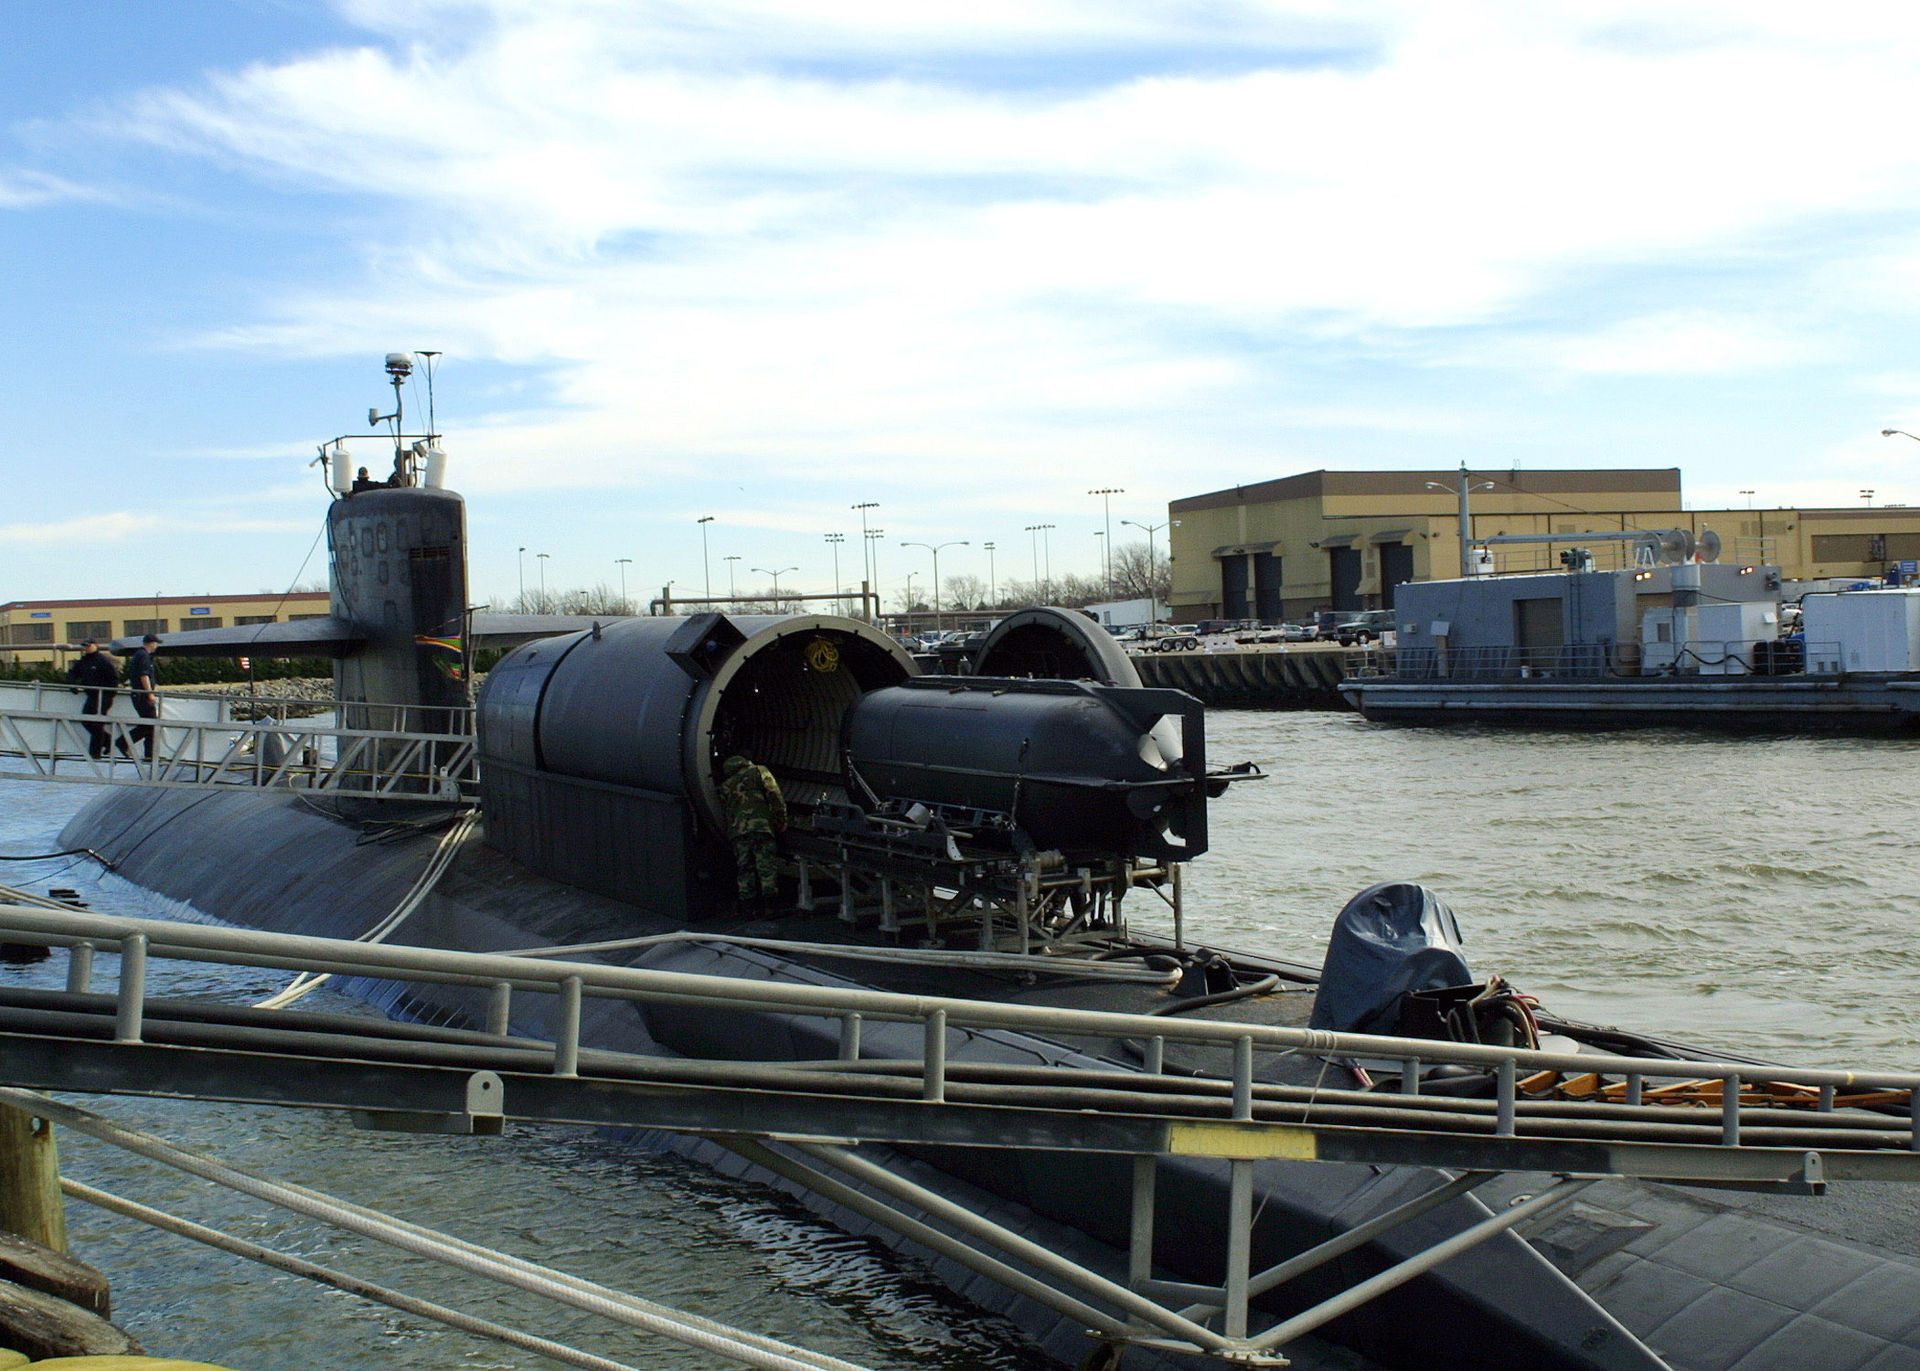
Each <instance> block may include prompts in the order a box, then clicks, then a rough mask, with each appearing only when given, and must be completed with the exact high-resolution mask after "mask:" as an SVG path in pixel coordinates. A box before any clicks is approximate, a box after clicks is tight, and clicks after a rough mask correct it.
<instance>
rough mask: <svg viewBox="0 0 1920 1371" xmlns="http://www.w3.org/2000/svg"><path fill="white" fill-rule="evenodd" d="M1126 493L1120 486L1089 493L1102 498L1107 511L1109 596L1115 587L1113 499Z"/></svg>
mask: <svg viewBox="0 0 1920 1371" xmlns="http://www.w3.org/2000/svg"><path fill="white" fill-rule="evenodd" d="M1126 493H1127V492H1126V491H1124V490H1122V489H1121V488H1120V487H1119V486H1102V487H1100V489H1098V490H1090V491H1088V492H1087V494H1089V495H1098V496H1099V497H1100V504H1101V507H1102V508H1104V509H1105V510H1106V516H1107V531H1106V534H1105V537H1106V540H1107V541H1106V544H1105V547H1106V551H1107V587H1108V592H1107V593H1108V594H1112V587H1113V497H1114V496H1116V495H1125V494H1126Z"/></svg>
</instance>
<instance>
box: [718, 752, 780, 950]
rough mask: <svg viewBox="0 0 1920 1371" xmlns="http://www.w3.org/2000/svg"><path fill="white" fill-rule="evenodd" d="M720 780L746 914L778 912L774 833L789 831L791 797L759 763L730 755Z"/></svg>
mask: <svg viewBox="0 0 1920 1371" xmlns="http://www.w3.org/2000/svg"><path fill="white" fill-rule="evenodd" d="M724 770H725V779H724V780H722V781H721V782H720V804H721V806H722V807H723V808H724V809H725V810H726V814H727V838H728V840H729V841H731V842H732V844H733V862H734V867H735V869H736V875H735V882H736V884H735V889H736V890H737V892H738V893H739V896H740V910H741V912H742V913H754V914H768V913H771V912H772V911H773V906H774V894H775V891H776V888H777V884H778V881H779V875H780V868H779V862H778V860H777V859H776V857H775V855H774V850H775V835H776V834H779V833H783V832H785V831H786V827H787V801H786V797H785V796H783V795H782V794H781V793H780V782H779V781H777V780H775V779H774V775H773V773H772V772H771V771H769V770H767V769H766V768H765V767H764V766H761V765H759V764H758V763H757V762H753V761H749V760H748V759H747V758H745V757H742V756H739V755H737V754H736V755H735V756H732V757H729V758H727V762H726V767H725V768H724Z"/></svg>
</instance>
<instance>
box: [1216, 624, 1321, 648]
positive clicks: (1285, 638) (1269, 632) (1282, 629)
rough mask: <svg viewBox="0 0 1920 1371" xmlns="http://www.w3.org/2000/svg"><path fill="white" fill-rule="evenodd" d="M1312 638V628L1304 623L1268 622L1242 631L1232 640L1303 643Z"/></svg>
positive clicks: (1246, 642)
mask: <svg viewBox="0 0 1920 1371" xmlns="http://www.w3.org/2000/svg"><path fill="white" fill-rule="evenodd" d="M1312 638H1313V630H1312V629H1310V628H1308V627H1307V626H1306V625H1305V624H1270V625H1266V626H1263V627H1260V628H1256V629H1253V630H1252V631H1251V632H1247V633H1242V634H1240V635H1239V636H1237V637H1236V638H1235V639H1234V640H1233V641H1234V642H1236V643H1242V644H1253V643H1305V642H1310V641H1311V640H1312Z"/></svg>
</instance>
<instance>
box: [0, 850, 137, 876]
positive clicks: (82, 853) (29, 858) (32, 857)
mask: <svg viewBox="0 0 1920 1371" xmlns="http://www.w3.org/2000/svg"><path fill="white" fill-rule="evenodd" d="M55 857H91V858H93V859H94V860H95V861H96V862H98V863H100V865H102V866H104V867H105V868H106V869H107V870H109V871H111V870H113V863H112V862H111V861H109V860H108V859H107V858H105V857H103V856H101V855H100V854H99V853H98V852H95V851H94V850H93V849H92V848H90V847H70V848H67V849H66V850H65V851H63V852H34V853H29V854H24V855H21V856H17V857H16V856H9V855H8V854H6V853H0V862H46V861H52V860H53V859H54V858H55Z"/></svg>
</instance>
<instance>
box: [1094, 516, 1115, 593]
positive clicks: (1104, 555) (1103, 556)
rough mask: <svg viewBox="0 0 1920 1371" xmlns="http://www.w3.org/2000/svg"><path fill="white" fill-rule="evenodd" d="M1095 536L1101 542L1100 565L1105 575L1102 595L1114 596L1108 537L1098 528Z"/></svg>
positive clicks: (1111, 560) (1111, 558) (1111, 559)
mask: <svg viewBox="0 0 1920 1371" xmlns="http://www.w3.org/2000/svg"><path fill="white" fill-rule="evenodd" d="M1093 536H1094V537H1096V538H1098V539H1099V540H1100V565H1101V568H1102V569H1103V571H1104V573H1105V574H1104V576H1103V577H1102V587H1101V591H1100V593H1101V594H1102V595H1111V594H1113V557H1112V555H1111V554H1110V553H1108V551H1107V535H1106V534H1105V533H1104V532H1102V531H1101V530H1100V529H1097V528H1096V529H1095V530H1094V531H1093Z"/></svg>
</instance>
